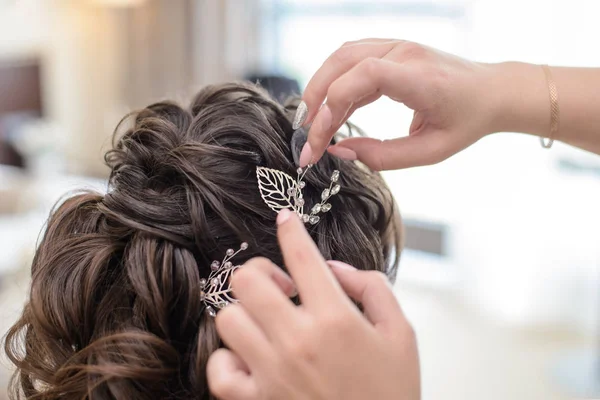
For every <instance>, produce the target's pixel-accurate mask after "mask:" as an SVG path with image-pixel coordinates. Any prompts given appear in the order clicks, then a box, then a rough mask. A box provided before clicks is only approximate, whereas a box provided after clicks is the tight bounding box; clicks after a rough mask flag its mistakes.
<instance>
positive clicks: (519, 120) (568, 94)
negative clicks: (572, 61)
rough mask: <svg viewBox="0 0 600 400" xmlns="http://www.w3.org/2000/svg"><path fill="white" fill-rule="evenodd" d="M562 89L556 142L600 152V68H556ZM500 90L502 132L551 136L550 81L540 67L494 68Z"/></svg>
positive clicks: (498, 126)
mask: <svg viewBox="0 0 600 400" xmlns="http://www.w3.org/2000/svg"><path fill="white" fill-rule="evenodd" d="M550 70H551V71H552V76H553V78H554V81H555V83H556V88H557V90H558V103H559V107H560V125H559V130H558V134H557V137H556V138H555V139H556V140H560V141H562V142H565V143H567V144H570V145H572V146H576V147H579V148H581V149H584V150H588V151H591V152H593V153H596V154H599V155H600V68H566V67H550ZM491 71H492V75H491V76H490V78H491V79H492V81H493V82H496V85H497V86H496V88H494V89H493V90H494V92H495V93H498V94H499V95H498V97H497V99H496V101H498V105H497V109H498V111H499V112H498V114H497V118H498V119H497V121H494V126H495V128H494V129H493V130H495V131H497V132H521V133H528V134H532V135H537V136H542V137H547V136H548V133H549V132H550V100H549V93H548V84H547V82H546V78H545V76H544V73H543V71H542V68H541V67H540V66H539V65H532V64H524V63H515V62H508V63H501V64H496V65H492V66H491Z"/></svg>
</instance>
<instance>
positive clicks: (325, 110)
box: [314, 104, 333, 131]
mask: <svg viewBox="0 0 600 400" xmlns="http://www.w3.org/2000/svg"><path fill="white" fill-rule="evenodd" d="M332 121H333V116H332V115H331V110H330V109H329V106H328V105H327V104H324V105H323V107H321V109H320V110H319V113H318V114H317V116H316V117H315V122H314V123H315V124H319V127H320V128H321V130H323V131H328V130H329V129H331V123H332Z"/></svg>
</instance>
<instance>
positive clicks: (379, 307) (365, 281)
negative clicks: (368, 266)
mask: <svg viewBox="0 0 600 400" xmlns="http://www.w3.org/2000/svg"><path fill="white" fill-rule="evenodd" d="M327 263H328V264H329V265H330V266H331V267H332V271H333V273H334V274H335V276H336V278H337V280H338V282H339V283H340V285H341V286H342V289H344V291H345V292H346V294H347V295H348V296H350V298H352V299H354V300H356V301H358V302H359V303H361V304H362V305H363V308H364V312H365V316H366V317H367V319H368V320H369V321H370V322H371V323H372V324H373V325H374V326H375V327H376V328H383V329H393V328H394V327H395V326H396V324H397V323H398V321H404V314H403V313H402V309H401V308H400V305H399V304H398V301H397V300H396V297H395V296H394V293H393V292H392V287H391V285H390V283H389V281H388V279H387V277H386V276H385V275H384V274H383V273H381V272H378V271H359V270H357V269H355V268H354V267H352V266H349V265H348V264H345V263H342V262H339V261H328V262H327Z"/></svg>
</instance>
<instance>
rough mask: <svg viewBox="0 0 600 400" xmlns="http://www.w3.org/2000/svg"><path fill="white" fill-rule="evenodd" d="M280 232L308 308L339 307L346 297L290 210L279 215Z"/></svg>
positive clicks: (286, 259)
mask: <svg viewBox="0 0 600 400" xmlns="http://www.w3.org/2000/svg"><path fill="white" fill-rule="evenodd" d="M277 225H278V227H277V236H278V239H279V246H280V248H281V252H282V254H283V259H284V262H285V265H286V267H287V270H288V271H289V273H290V275H292V278H293V279H294V282H295V283H296V287H297V289H298V293H299V294H300V298H301V300H302V304H303V306H304V307H306V308H307V309H313V310H321V309H323V308H324V307H325V306H331V307H336V306H338V305H339V304H340V303H341V302H342V301H347V300H346V298H345V296H344V294H343V291H342V290H341V288H340V287H339V284H338V283H337V282H336V279H335V277H334V276H333V274H332V272H331V270H330V269H329V268H328V267H327V264H326V263H325V260H324V259H323V257H322V256H321V253H320V252H319V249H318V248H317V246H316V245H315V243H314V242H313V240H312V239H311V237H310V236H309V234H308V232H306V229H305V228H304V224H303V223H302V222H301V221H300V219H299V218H298V217H297V216H296V214H294V213H292V212H291V211H290V210H287V209H284V210H281V211H280V212H279V215H278V216H277Z"/></svg>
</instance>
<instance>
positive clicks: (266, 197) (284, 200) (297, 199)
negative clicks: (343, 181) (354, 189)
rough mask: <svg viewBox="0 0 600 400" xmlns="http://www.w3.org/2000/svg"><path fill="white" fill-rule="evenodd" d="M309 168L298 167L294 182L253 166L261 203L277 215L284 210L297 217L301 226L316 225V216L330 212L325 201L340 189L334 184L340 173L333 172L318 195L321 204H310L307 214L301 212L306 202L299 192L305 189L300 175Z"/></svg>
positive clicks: (304, 173) (285, 175)
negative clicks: (326, 185) (328, 181)
mask: <svg viewBox="0 0 600 400" xmlns="http://www.w3.org/2000/svg"><path fill="white" fill-rule="evenodd" d="M311 167H312V165H308V166H307V167H306V168H298V169H297V170H296V173H297V177H296V179H294V178H292V177H291V176H290V175H288V174H286V173H285V172H282V171H279V170H276V169H271V168H265V167H257V168H256V177H257V179H258V189H259V191H260V194H261V197H262V199H263V201H264V202H265V204H266V205H267V206H268V207H269V208H270V209H271V210H273V211H275V212H277V213H278V212H279V211H281V210H282V209H284V208H287V209H290V210H292V211H294V212H295V213H296V214H298V216H299V217H300V218H301V219H302V221H303V222H304V223H310V224H311V225H315V224H317V223H318V222H319V221H320V219H321V217H320V216H319V214H320V213H326V212H328V211H329V210H331V203H329V202H328V201H329V199H330V198H331V197H332V196H335V195H336V194H338V193H339V191H340V189H341V186H340V184H339V183H338V180H339V178H340V172H339V171H338V170H335V171H333V173H332V174H331V179H330V183H329V187H328V188H326V189H324V190H323V191H322V192H321V201H320V202H319V203H317V204H315V205H313V206H312V208H311V209H310V211H309V212H308V213H305V212H304V206H305V205H306V203H305V200H304V196H303V194H302V189H304V188H305V187H306V182H305V181H304V176H305V175H306V173H307V172H308V170H309V169H310V168H311Z"/></svg>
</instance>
